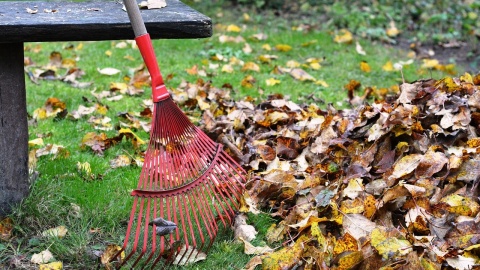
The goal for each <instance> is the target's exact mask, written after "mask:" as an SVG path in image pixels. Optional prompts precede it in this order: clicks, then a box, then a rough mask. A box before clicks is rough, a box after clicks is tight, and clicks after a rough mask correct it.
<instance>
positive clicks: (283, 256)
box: [262, 234, 309, 270]
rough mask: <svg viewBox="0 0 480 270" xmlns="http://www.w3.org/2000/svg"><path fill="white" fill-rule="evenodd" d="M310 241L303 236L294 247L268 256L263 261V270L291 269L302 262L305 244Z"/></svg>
mask: <svg viewBox="0 0 480 270" xmlns="http://www.w3.org/2000/svg"><path fill="white" fill-rule="evenodd" d="M308 241H309V238H308V236H306V235H304V234H302V235H301V236H300V237H299V238H298V239H297V241H295V244H294V245H293V246H292V247H285V248H282V249H280V250H279V251H276V252H273V253H270V254H268V255H266V256H265V257H263V259H262V266H263V269H269V270H281V269H291V268H292V267H293V266H294V265H296V264H298V262H300V261H301V260H302V254H303V251H304V246H305V242H308Z"/></svg>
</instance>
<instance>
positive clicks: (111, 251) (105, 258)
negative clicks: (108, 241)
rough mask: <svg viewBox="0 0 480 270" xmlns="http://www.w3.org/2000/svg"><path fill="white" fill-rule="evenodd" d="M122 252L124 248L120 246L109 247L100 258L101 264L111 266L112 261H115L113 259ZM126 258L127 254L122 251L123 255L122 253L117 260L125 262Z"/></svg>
mask: <svg viewBox="0 0 480 270" xmlns="http://www.w3.org/2000/svg"><path fill="white" fill-rule="evenodd" d="M120 250H122V248H121V247H120V246H117V245H113V244H112V245H108V246H107V248H106V249H105V251H104V252H103V254H102V256H101V257H100V262H101V263H102V264H103V265H109V264H110V261H111V260H112V259H113V257H114V256H115V255H117V253H118V252H119V251H120ZM124 258H125V252H124V251H122V253H120V254H119V255H118V256H117V257H116V258H115V260H117V261H120V262H121V261H123V259H124Z"/></svg>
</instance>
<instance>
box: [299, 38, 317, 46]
mask: <svg viewBox="0 0 480 270" xmlns="http://www.w3.org/2000/svg"><path fill="white" fill-rule="evenodd" d="M315 43H317V40H316V39H314V40H310V41H307V42H305V43H302V47H308V46H310V45H313V44H315Z"/></svg>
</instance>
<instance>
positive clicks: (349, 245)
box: [333, 233, 358, 256]
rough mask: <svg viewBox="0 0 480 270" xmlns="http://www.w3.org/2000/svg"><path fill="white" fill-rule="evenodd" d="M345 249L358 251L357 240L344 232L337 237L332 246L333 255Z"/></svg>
mask: <svg viewBox="0 0 480 270" xmlns="http://www.w3.org/2000/svg"><path fill="white" fill-rule="evenodd" d="M346 251H358V242H357V240H356V239H355V238H354V237H353V236H351V235H350V234H349V233H345V234H344V235H343V236H342V237H341V238H339V239H337V241H336V243H335V247H334V248H333V255H334V256H337V255H339V254H341V253H343V252H346Z"/></svg>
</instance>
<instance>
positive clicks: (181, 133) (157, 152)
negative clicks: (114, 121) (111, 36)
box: [113, 0, 246, 269]
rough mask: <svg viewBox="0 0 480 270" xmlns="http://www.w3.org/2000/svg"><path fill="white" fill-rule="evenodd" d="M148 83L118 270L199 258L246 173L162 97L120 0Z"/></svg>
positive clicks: (147, 47) (134, 14)
mask: <svg viewBox="0 0 480 270" xmlns="http://www.w3.org/2000/svg"><path fill="white" fill-rule="evenodd" d="M124 3H125V7H126V9H127V12H128V15H129V18H130V21H131V23H132V27H133V30H134V33H135V36H136V38H135V40H136V42H137V45H138V47H139V49H140V52H141V54H142V57H143V59H144V61H145V64H146V66H147V68H148V70H149V72H150V76H151V81H152V97H153V101H154V109H153V119H152V129H151V131H150V141H149V145H148V147H147V150H146V152H145V160H144V163H143V167H142V171H141V174H140V178H139V181H138V185H137V188H136V189H135V190H134V191H133V192H132V194H131V195H132V196H133V198H134V200H133V206H132V211H131V214H130V219H129V222H128V227H127V232H126V236H125V240H124V244H123V247H122V251H120V252H119V253H118V254H117V255H115V256H114V257H113V258H117V257H118V255H119V254H121V252H123V251H126V252H127V255H126V257H125V259H124V260H123V262H122V263H121V266H127V267H130V268H142V269H143V268H154V267H155V268H156V267H162V266H163V267H165V266H168V265H170V264H177V265H184V264H187V263H190V262H195V261H197V260H199V259H204V257H205V256H206V255H205V254H206V252H207V251H208V250H209V248H210V247H211V246H212V244H213V241H214V240H215V238H216V236H217V233H218V231H219V229H220V228H221V227H223V228H227V227H229V225H230V224H231V222H232V220H233V216H234V214H235V210H236V209H238V207H239V204H240V197H241V195H242V193H243V189H244V186H243V185H244V183H245V177H244V176H245V174H246V173H245V171H244V170H243V169H242V168H241V167H240V166H239V165H238V164H237V163H236V162H235V161H234V160H233V159H232V158H231V157H230V156H229V155H228V154H227V153H225V152H224V151H223V149H222V147H221V145H219V144H217V143H215V142H213V141H212V140H211V139H210V138H209V137H208V136H207V135H206V134H205V133H204V132H203V131H202V130H200V129H199V128H198V127H196V126H195V125H193V124H192V123H191V122H190V120H189V119H188V117H187V116H186V115H185V114H184V113H183V112H182V110H181V109H180V108H179V107H178V106H177V105H176V104H175V103H174V102H173V100H172V98H171V97H170V94H169V93H168V91H167V89H166V87H165V85H164V82H163V79H162V76H161V74H160V69H159V68H158V64H157V60H156V57H155V53H154V50H153V46H152V43H151V40H150V36H149V35H148V33H147V32H146V29H145V26H144V24H143V20H142V18H141V15H140V11H139V10H138V6H137V4H136V1H135V0H124Z"/></svg>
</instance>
